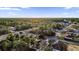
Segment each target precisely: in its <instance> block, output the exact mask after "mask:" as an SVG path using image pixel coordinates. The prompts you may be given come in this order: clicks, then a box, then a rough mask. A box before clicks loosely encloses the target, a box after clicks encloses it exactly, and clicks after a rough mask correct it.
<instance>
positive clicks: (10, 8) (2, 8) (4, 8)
mask: <svg viewBox="0 0 79 59" xmlns="http://www.w3.org/2000/svg"><path fill="white" fill-rule="evenodd" d="M0 10H21V9H19V8H12V7H0Z"/></svg>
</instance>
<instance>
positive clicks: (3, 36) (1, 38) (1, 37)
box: [0, 29, 32, 41]
mask: <svg viewBox="0 0 79 59" xmlns="http://www.w3.org/2000/svg"><path fill="white" fill-rule="evenodd" d="M31 30H32V29H27V30H22V31H15V32H13V33H14V34H15V33H19V32H25V33H28V32H29V31H31ZM29 34H30V33H29ZM7 36H8V34H5V35H1V36H0V41H2V40H5V39H6V38H7Z"/></svg>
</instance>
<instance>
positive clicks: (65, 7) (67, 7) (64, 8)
mask: <svg viewBox="0 0 79 59" xmlns="http://www.w3.org/2000/svg"><path fill="white" fill-rule="evenodd" d="M71 8H72V7H65V8H64V9H71Z"/></svg>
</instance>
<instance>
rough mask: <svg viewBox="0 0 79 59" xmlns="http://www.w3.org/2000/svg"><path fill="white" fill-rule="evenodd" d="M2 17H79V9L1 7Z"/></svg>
mask: <svg viewBox="0 0 79 59" xmlns="http://www.w3.org/2000/svg"><path fill="white" fill-rule="evenodd" d="M0 17H52V18H53V17H79V7H0Z"/></svg>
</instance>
